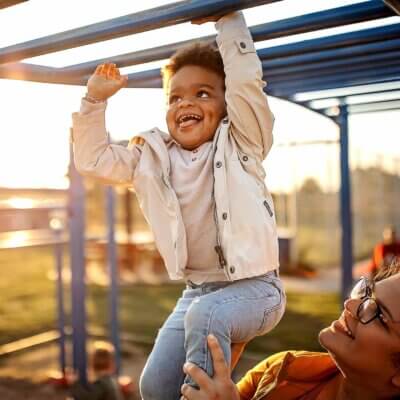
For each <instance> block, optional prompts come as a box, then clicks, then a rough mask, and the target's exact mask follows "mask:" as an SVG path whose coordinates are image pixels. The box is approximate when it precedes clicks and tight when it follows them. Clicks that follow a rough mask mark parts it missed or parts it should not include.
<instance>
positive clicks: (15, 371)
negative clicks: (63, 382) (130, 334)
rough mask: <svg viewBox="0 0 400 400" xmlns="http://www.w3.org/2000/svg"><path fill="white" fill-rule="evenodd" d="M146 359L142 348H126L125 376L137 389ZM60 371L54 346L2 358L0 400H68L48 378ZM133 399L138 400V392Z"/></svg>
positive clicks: (124, 358) (56, 349) (62, 390)
mask: <svg viewBox="0 0 400 400" xmlns="http://www.w3.org/2000/svg"><path fill="white" fill-rule="evenodd" d="M146 357H147V354H146V353H145V352H144V351H143V350H142V349H141V348H139V347H136V346H132V345H129V346H126V347H125V348H124V354H123V361H122V365H123V369H122V375H123V376H127V377H129V378H130V379H131V380H132V382H133V384H134V386H136V387H137V384H135V383H137V382H138V379H139V375H140V372H141V370H142V369H143V366H144V364H145V361H146ZM68 364H70V362H68ZM58 370H59V368H58V347H57V345H56V344H54V343H53V344H49V345H43V346H40V347H37V348H35V349H31V350H29V351H23V352H20V353H16V354H13V355H12V356H8V357H5V358H2V359H1V360H0V400H50V399H51V400H66V399H67V398H68V390H67V389H63V388H60V387H56V386H55V385H54V384H51V383H49V381H50V380H51V379H49V378H51V377H53V376H56V375H59V373H58ZM131 397H132V400H136V399H139V396H138V393H137V390H135V392H134V393H133V395H132V396H131Z"/></svg>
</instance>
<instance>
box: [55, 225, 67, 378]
mask: <svg viewBox="0 0 400 400" xmlns="http://www.w3.org/2000/svg"><path fill="white" fill-rule="evenodd" d="M53 232H54V238H55V244H54V258H55V262H56V276H57V294H56V295H57V325H58V332H59V333H60V337H59V340H58V345H59V351H60V352H59V359H60V370H61V373H62V376H63V377H65V368H66V356H65V311H64V310H65V307H64V285H63V244H62V241H61V235H62V230H61V229H53Z"/></svg>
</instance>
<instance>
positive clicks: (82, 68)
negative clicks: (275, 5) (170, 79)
mask: <svg viewBox="0 0 400 400" xmlns="http://www.w3.org/2000/svg"><path fill="white" fill-rule="evenodd" d="M370 3H371V4H372V5H374V4H375V5H374V8H372V9H371V8H369V11H370V12H371V10H372V11H374V10H375V9H378V10H379V9H380V7H378V4H377V3H379V4H380V6H382V4H381V3H380V1H378V2H375V1H372V2H367V4H368V6H371V4H370ZM361 5H362V6H363V7H365V5H366V3H361ZM358 6H360V4H356V5H353V6H346V7H340V8H338V9H334V10H329V11H335V12H334V13H333V14H334V15H336V16H337V15H341V13H343V14H345V15H348V14H349V12H350V11H351V10H352V9H353V12H354V8H355V9H356V10H357V9H358ZM383 7H384V6H383ZM384 8H385V7H384ZM337 10H341V11H340V12H339V11H337ZM362 11H364V12H365V9H364V8H363V10H362ZM374 12H377V11H376V10H375V11H374ZM315 14H320V13H314V14H310V16H313V15H314V17H312V18H311V17H310V21H311V22H313V21H314V20H315ZM370 16H371V17H372V15H370ZM375 16H377V15H375ZM302 18H303V17H295V18H289V19H286V20H282V21H277V22H276V24H279V26H280V27H281V29H282V34H290V33H293V31H292V30H291V29H292V28H293V26H297V25H301V24H299V23H300V20H302ZM296 21H297V22H296ZM345 21H346V19H344V21H342V20H339V24H341V23H344V22H345ZM336 23H338V22H336ZM269 26H270V24H263V25H259V26H255V27H251V28H250V30H251V32H252V34H253V37H254V39H255V40H259V39H262V38H264V36H265V35H268V32H273V31H274V29H272V31H271V30H270V27H269ZM314 26H315V25H313V24H311V26H308V25H306V24H304V25H302V30H303V31H308V29H312V28H313V27H314ZM393 37H397V38H400V24H398V25H394V26H387V27H380V28H373V29H368V30H363V31H361V32H352V33H350V34H342V35H334V36H331V37H329V38H326V39H324V46H328V47H330V46H333V45H335V46H336V48H335V50H329V51H325V52H318V53H315V52H314V53H312V54H301V55H298V56H294V57H292V58H289V57H287V58H286V59H280V57H283V56H284V55H285V54H289V53H293V52H295V53H296V52H297V51H298V50H299V46H300V48H301V51H302V52H307V51H312V50H313V51H315V50H316V47H318V46H319V45H321V40H322V39H313V40H308V41H303V42H301V43H299V44H296V43H295V44H290V45H284V46H276V47H272V48H268V49H263V50H259V52H258V53H259V55H260V57H264V58H267V59H268V60H267V61H266V62H267V64H266V65H265V66H266V68H269V67H273V66H275V67H282V65H290V64H291V63H294V64H297V65H299V64H304V63H306V62H310V61H313V59H315V60H316V61H318V60H322V59H330V58H337V57H340V56H349V55H351V50H350V49H349V48H345V49H337V47H340V46H342V45H345V46H348V45H349V44H351V43H356V42H363V41H368V40H369V41H376V40H379V41H381V40H385V41H384V42H380V44H381V45H382V49H391V48H397V46H398V45H399V43H398V42H396V43H392V42H391V41H389V39H390V38H393ZM214 39H215V36H207V37H205V38H203V40H207V41H213V40H214ZM328 39H329V40H328ZM398 40H399V41H400V39H398ZM191 42H193V40H189V41H185V42H180V43H177V44H171V45H167V46H160V47H157V48H153V49H147V50H142V51H139V52H133V53H127V54H123V55H120V56H116V57H111V58H108V59H107V61H110V60H111V61H113V62H115V63H116V64H117V65H118V66H119V67H126V66H128V65H133V64H138V63H146V62H150V61H155V60H159V59H164V58H168V57H169V56H170V55H171V54H172V53H173V52H174V51H176V50H177V49H178V48H179V47H181V46H183V45H187V44H189V43H191ZM364 46H371V47H369V48H367V47H366V48H365V49H363V48H360V47H357V48H355V49H354V53H355V54H357V53H361V54H363V53H367V54H369V53H370V52H376V51H380V46H379V44H378V43H373V44H368V45H364ZM289 48H294V50H292V51H290V50H289ZM382 51H384V50H382ZM272 57H278V59H271V58H272ZM296 57H297V58H296ZM104 61H106V60H105V59H98V60H95V61H91V62H88V63H83V64H78V65H75V66H71V67H66V68H60V69H58V70H59V72H60V75H59V76H58V75H57V76H56V71H55V70H54V69H53V70H52V71H50V70H49V75H48V76H47V78H46V77H44V78H41V79H39V80H38V75H37V73H35V74H34V75H35V77H34V80H35V81H43V82H44V81H46V82H52V81H51V80H49V79H50V77H53V78H54V83H64V81H65V83H67V84H74V83H73V82H77V83H76V84H82V81H85V82H86V80H87V78H86V77H81V78H80V79H78V77H79V76H81V75H83V74H90V73H91V72H92V71H93V70H94V68H95V66H96V65H98V64H99V63H101V62H104ZM4 67H6V66H4ZM4 67H3V68H4ZM13 67H15V64H14V66H13ZM1 68H2V67H0V77H10V74H6V73H5V72H4V70H2V69H1ZM20 68H21V69H22V67H20ZM43 68H45V67H44V66H43ZM28 69H29V68H28V67H26V68H24V71H25V74H26V77H27V79H29V73H28ZM43 71H44V70H43ZM44 73H45V72H44ZM5 75H7V76H5ZM134 85H136V83H135V84H134ZM135 87H136V86H135Z"/></svg>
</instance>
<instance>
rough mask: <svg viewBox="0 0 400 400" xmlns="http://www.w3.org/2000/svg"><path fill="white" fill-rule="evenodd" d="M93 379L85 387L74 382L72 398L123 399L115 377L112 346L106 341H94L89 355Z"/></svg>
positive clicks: (76, 399) (78, 399) (83, 399)
mask: <svg viewBox="0 0 400 400" xmlns="http://www.w3.org/2000/svg"><path fill="white" fill-rule="evenodd" d="M90 367H91V370H92V373H93V375H94V381H93V382H92V383H89V384H88V385H87V387H85V386H83V385H81V384H79V383H75V384H74V385H73V386H72V387H71V395H72V397H73V399H74V400H123V395H122V391H121V389H120V385H119V383H118V381H117V378H116V377H115V374H116V370H115V355H114V347H113V346H112V345H111V344H110V343H107V342H95V344H94V349H93V353H92V354H91V356H90Z"/></svg>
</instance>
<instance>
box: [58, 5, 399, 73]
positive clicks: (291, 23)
mask: <svg viewBox="0 0 400 400" xmlns="http://www.w3.org/2000/svg"><path fill="white" fill-rule="evenodd" d="M391 15H393V13H392V12H390V11H389V10H387V8H386V7H385V6H384V5H383V4H382V3H381V1H380V0H378V1H369V2H364V3H360V4H353V5H351V6H344V7H339V8H335V9H330V10H325V11H320V12H316V13H311V14H307V15H303V16H300V17H294V18H287V19H284V20H280V21H274V22H269V23H267V24H261V25H256V26H253V27H251V28H250V32H251V34H252V37H253V40H254V41H255V42H258V41H261V40H267V39H272V38H276V37H282V36H289V35H294V34H299V33H305V32H311V31H315V30H318V29H326V28H329V27H333V26H336V27H337V26H343V25H347V24H353V23H357V22H362V21H369V20H373V19H378V18H384V17H388V16H391ZM378 34H379V35H382V32H381V30H380V31H379V32H377V35H378ZM399 36H400V35H399ZM199 40H201V41H204V42H214V41H215V35H211V36H204V37H201V38H199V39H194V40H186V41H183V42H178V43H174V44H169V45H165V46H160V47H155V48H152V49H146V50H141V51H137V52H132V53H126V54H120V55H117V56H113V57H109V58H101V59H97V60H93V61H89V62H86V63H82V64H76V65H71V66H69V67H65V68H63V71H65V72H67V71H68V72H70V73H73V74H82V73H90V72H92V71H93V70H94V69H95V67H96V66H97V65H98V64H101V63H104V62H106V61H108V62H110V61H112V62H114V63H115V64H117V65H118V66H119V67H127V66H131V65H137V64H144V63H148V62H152V61H158V60H163V59H167V58H169V57H170V56H171V55H172V54H173V53H174V52H175V51H176V50H178V49H179V48H181V47H184V46H187V45H188V44H191V43H194V42H197V41H199ZM380 40H382V39H380ZM337 46H338V47H340V42H339V43H338V44H337ZM268 58H269V56H268Z"/></svg>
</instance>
